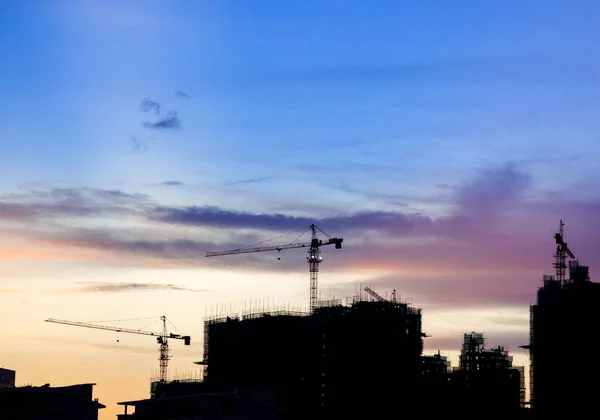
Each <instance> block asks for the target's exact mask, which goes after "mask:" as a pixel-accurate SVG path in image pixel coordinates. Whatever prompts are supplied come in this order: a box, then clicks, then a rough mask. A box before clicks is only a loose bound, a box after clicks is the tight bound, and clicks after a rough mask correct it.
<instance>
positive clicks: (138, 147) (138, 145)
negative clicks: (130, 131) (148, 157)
mask: <svg viewBox="0 0 600 420" xmlns="http://www.w3.org/2000/svg"><path fill="white" fill-rule="evenodd" d="M129 144H130V145H131V148H132V149H133V150H135V151H136V152H146V151H147V150H148V145H146V143H145V142H143V141H142V140H140V139H139V138H138V137H136V136H131V137H130V138H129Z"/></svg>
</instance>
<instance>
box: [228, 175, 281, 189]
mask: <svg viewBox="0 0 600 420" xmlns="http://www.w3.org/2000/svg"><path fill="white" fill-rule="evenodd" d="M269 179H271V178H270V177H267V176H263V177H259V178H248V179H240V180H238V181H229V182H227V183H226V184H225V185H227V186H228V187H232V186H234V185H238V184H256V183H258V182H264V181H268V180H269Z"/></svg>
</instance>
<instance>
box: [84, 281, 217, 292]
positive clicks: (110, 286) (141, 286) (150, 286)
mask: <svg viewBox="0 0 600 420" xmlns="http://www.w3.org/2000/svg"><path fill="white" fill-rule="evenodd" d="M79 284H80V285H81V288H79V289H76V290H75V291H81V292H90V293H119V292H135V291H147V290H172V291H179V292H195V293H201V292H209V290H208V289H191V288H188V287H183V286H177V285H175V284H161V283H133V282H128V283H107V282H79Z"/></svg>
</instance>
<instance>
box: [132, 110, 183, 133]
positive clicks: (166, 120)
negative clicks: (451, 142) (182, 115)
mask: <svg viewBox="0 0 600 420" xmlns="http://www.w3.org/2000/svg"><path fill="white" fill-rule="evenodd" d="M142 125H143V126H144V127H146V128H150V129H153V130H179V129H180V128H181V120H180V119H179V118H178V117H177V111H169V112H168V113H167V115H166V116H164V117H162V118H160V119H159V120H158V121H156V122H149V121H145V122H143V123H142Z"/></svg>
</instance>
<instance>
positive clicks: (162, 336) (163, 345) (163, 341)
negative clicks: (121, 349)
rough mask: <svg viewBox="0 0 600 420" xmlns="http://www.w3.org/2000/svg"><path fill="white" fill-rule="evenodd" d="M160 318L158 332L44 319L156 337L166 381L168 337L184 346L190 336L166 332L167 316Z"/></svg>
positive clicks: (168, 356)
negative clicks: (160, 324) (181, 341)
mask: <svg viewBox="0 0 600 420" xmlns="http://www.w3.org/2000/svg"><path fill="white" fill-rule="evenodd" d="M160 320H161V321H162V332H160V333H157V332H151V331H143V330H134V329H132V328H120V327H110V326H107V325H101V324H89V323H86V322H78V321H65V320H62V319H54V318H48V319H46V320H45V321H46V322H51V323H54V324H63V325H71V326H74V327H84V328H94V329H97V330H105V331H115V332H124V333H129V334H139V335H151V336H154V337H156V341H157V343H158V344H159V349H158V350H159V352H160V356H159V359H158V360H159V367H160V381H161V382H166V381H167V378H168V376H167V373H168V366H169V359H171V355H170V353H169V339H170V338H172V339H178V340H183V342H184V344H185V345H186V346H189V345H190V343H191V338H190V336H189V335H183V336H182V335H180V334H173V333H168V332H167V317H166V316H164V315H163V316H161V317H160Z"/></svg>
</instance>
